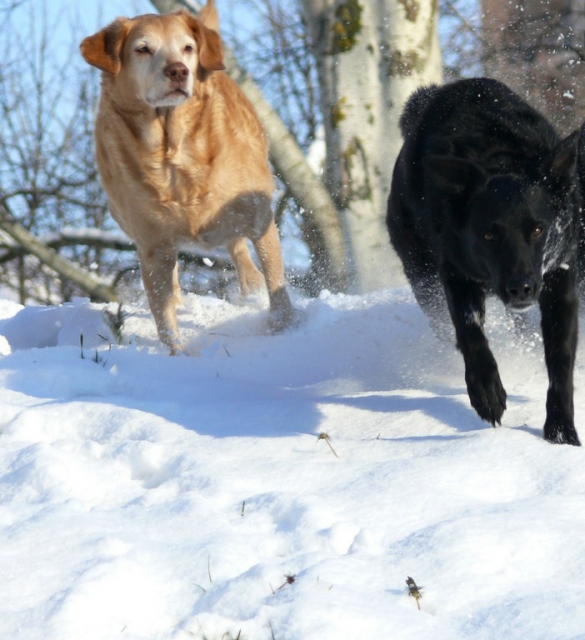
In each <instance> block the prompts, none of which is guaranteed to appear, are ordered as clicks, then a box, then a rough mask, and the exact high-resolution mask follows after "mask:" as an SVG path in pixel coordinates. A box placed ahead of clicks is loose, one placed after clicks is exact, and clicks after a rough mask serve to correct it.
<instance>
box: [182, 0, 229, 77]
mask: <svg viewBox="0 0 585 640" xmlns="http://www.w3.org/2000/svg"><path fill="white" fill-rule="evenodd" d="M177 13H178V14H179V15H182V16H183V18H184V20H185V21H186V22H187V25H188V26H189V28H190V29H191V32H192V33H193V37H194V38H195V42H196V43H197V48H198V49H199V65H200V66H201V68H202V69H204V70H205V71H221V70H222V69H225V65H224V64H223V47H222V44H221V38H220V37H219V34H218V33H217V31H213V29H208V28H207V27H206V26H205V25H204V24H203V23H202V22H201V21H200V20H198V19H197V18H195V16H192V15H191V14H189V13H187V12H186V11H179V12H177Z"/></svg>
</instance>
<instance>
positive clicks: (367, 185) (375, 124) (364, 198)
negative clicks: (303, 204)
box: [302, 0, 442, 292]
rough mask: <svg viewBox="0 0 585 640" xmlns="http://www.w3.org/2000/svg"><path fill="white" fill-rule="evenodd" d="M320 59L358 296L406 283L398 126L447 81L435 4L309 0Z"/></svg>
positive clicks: (332, 170) (331, 177)
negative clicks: (391, 220)
mask: <svg viewBox="0 0 585 640" xmlns="http://www.w3.org/2000/svg"><path fill="white" fill-rule="evenodd" d="M302 4H303V11H304V14H305V17H306V19H307V22H308V24H309V29H310V33H311V39H312V42H313V48H314V54H315V56H316V59H317V65H318V74H319V85H320V90H321V109H322V112H323V118H324V122H325V132H326V142H327V150H328V153H327V167H326V171H327V179H328V184H329V185H330V189H331V191H332V193H333V195H334V198H335V199H336V201H337V202H338V204H339V206H340V207H341V208H342V209H343V211H344V222H345V230H346V234H347V239H348V242H349V244H350V247H351V264H352V267H353V269H352V283H351V284H352V287H351V288H352V290H353V291H355V292H365V291H371V290H376V289H381V288H386V287H392V286H396V285H398V284H402V283H403V282H404V281H405V280H404V274H403V272H402V268H401V265H400V263H399V260H398V258H397V256H396V255H395V254H394V252H393V251H392V250H391V248H390V245H389V240H388V232H387V230H386V225H385V212H386V200H387V197H388V193H389V190H390V182H391V177H392V170H393V167H394V161H395V158H396V156H397V154H398V152H399V150H400V147H401V145H402V139H401V136H400V132H399V127H398V120H399V117H400V114H401V111H402V107H403V105H404V103H405V101H406V100H407V98H408V96H409V95H410V94H411V93H412V92H413V91H414V90H415V89H416V88H417V87H419V86H420V85H424V84H431V83H438V82H441V81H442V63H441V53H440V47H439V40H438V32H437V18H438V2H437V0H380V1H379V2H376V3H374V2H363V4H361V3H360V2H358V0H342V1H339V0H302Z"/></svg>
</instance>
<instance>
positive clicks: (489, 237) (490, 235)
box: [483, 231, 494, 242]
mask: <svg viewBox="0 0 585 640" xmlns="http://www.w3.org/2000/svg"><path fill="white" fill-rule="evenodd" d="M483 239H484V240H487V241H488V242H490V241H491V240H493V239H494V234H493V233H492V232H491V231H486V232H485V233H484V234H483Z"/></svg>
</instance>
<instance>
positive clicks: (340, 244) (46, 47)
mask: <svg viewBox="0 0 585 640" xmlns="http://www.w3.org/2000/svg"><path fill="white" fill-rule="evenodd" d="M49 4H50V6H51V8H50V9H49V6H48V5H49ZM217 4H218V8H219V13H220V19H221V33H222V36H223V38H224V41H225V43H226V45H227V46H226V52H227V66H228V73H230V74H231V75H232V76H233V77H234V78H235V79H236V80H237V81H238V82H239V83H240V84H241V85H242V86H243V87H244V89H245V91H246V93H247V94H248V96H249V97H250V98H251V99H252V101H253V102H254V104H255V105H256V108H257V109H258V111H259V113H260V114H261V117H262V120H263V122H264V124H265V126H266V129H267V132H268V135H269V137H270V139H271V161H272V163H273V166H274V170H275V174H276V175H277V176H278V193H277V197H276V199H275V203H274V207H275V212H276V216H277V219H278V221H279V224H280V228H281V234H282V236H283V243H284V247H285V260H286V267H287V273H288V276H289V279H290V281H291V282H292V283H293V284H294V285H295V286H296V287H298V288H299V289H301V290H303V291H304V292H305V293H307V294H309V295H317V294H318V293H319V292H320V291H321V290H323V289H327V290H329V291H332V292H350V293H365V292H369V291H375V290H380V289H384V288H387V287H392V286H396V285H398V284H402V283H403V280H402V278H403V276H402V271H401V268H400V266H399V265H398V263H397V261H396V259H395V258H394V256H393V255H392V252H391V249H390V247H389V242H388V238H387V233H386V230H385V227H384V222H383V220H384V212H385V202H386V198H387V195H388V190H389V184H390V176H391V171H392V167H393V162H394V158H395V156H396V154H397V152H398V149H399V147H400V144H401V139H400V135H399V132H398V127H397V122H398V118H399V115H400V112H401V108H402V106H403V104H404V102H405V100H406V99H407V97H408V95H409V94H410V93H411V92H412V91H413V90H414V89H416V87H418V86H420V85H421V84H428V83H431V82H441V81H443V80H451V79H454V78H458V77H466V76H471V75H480V74H481V75H488V76H493V77H497V78H499V79H502V80H504V81H505V82H507V83H508V84H510V85H511V86H512V87H513V88H514V89H515V90H516V91H518V92H519V93H520V94H521V95H524V96H525V97H527V98H528V99H529V100H530V101H531V102H532V103H533V104H534V105H536V106H537V107H538V108H539V109H541V110H542V111H543V112H544V113H545V114H547V115H548V116H549V117H550V118H551V120H552V121H553V122H554V124H555V125H556V126H557V127H558V129H559V130H560V131H561V132H562V133H566V132H568V131H570V130H572V129H573V128H576V127H577V126H578V124H579V123H580V122H581V120H582V118H583V111H584V109H585V88H584V87H585V82H583V81H582V78H583V74H584V71H583V70H584V68H585V66H584V65H583V61H584V55H585V46H584V45H585V42H584V31H585V29H584V25H585V1H584V0H522V1H519V0H513V1H510V2H507V1H502V0H481V2H480V1H479V0H478V1H477V2H475V1H474V2H470V1H469V0H441V1H440V2H438V0H432V1H427V0H425V1H420V0H383V1H380V2H376V3H374V2H366V1H361V2H360V1H358V0H293V1H292V2H291V0H239V1H238V2H228V1H227V0H218V2H217ZM109 5H110V3H107V2H106V3H103V5H101V8H100V9H99V10H93V11H92V12H89V11H87V10H86V9H85V8H82V7H81V6H78V5H77V4H74V3H66V2H65V3H61V4H60V3H49V2H48V1H44V2H43V1H42V0H35V1H33V0H2V1H1V2H0V15H1V16H2V24H3V28H2V33H3V38H2V41H1V43H0V49H1V51H0V53H1V55H2V60H3V64H2V66H0V109H1V112H2V119H1V120H0V286H2V288H3V289H4V290H10V291H12V292H13V296H14V298H15V299H16V300H18V301H19V302H20V303H21V304H25V303H27V302H35V303H42V304H55V303H59V302H62V301H67V300H70V299H71V298H72V297H73V296H76V295H80V294H81V295H86V296H87V295H89V296H90V297H91V298H92V299H94V300H96V301H99V300H101V301H109V300H113V299H115V298H118V299H123V300H131V299H132V298H133V297H135V296H136V295H137V291H139V288H140V285H139V282H140V278H139V274H138V273H137V263H136V260H135V256H134V253H133V247H132V244H131V243H130V242H129V241H128V239H127V238H126V237H124V236H123V235H122V234H121V233H120V231H119V230H118V228H117V227H116V225H115V223H113V221H112V220H111V219H110V218H109V216H108V213H107V202H106V199H105V197H104V194H103V192H102V190H101V187H100V184H99V179H98V176H97V173H96V168H95V163H94V156H93V119H94V113H95V108H96V101H97V99H98V92H99V73H97V72H96V71H95V69H91V68H89V67H87V65H85V64H84V62H83V60H82V59H81V57H80V55H79V53H78V45H79V42H80V41H81V39H82V38H83V37H84V36H85V35H88V34H89V33H92V32H94V31H96V30H98V29H99V28H101V27H102V26H104V25H105V24H106V23H108V22H110V21H111V20H112V19H114V18H115V17H116V16H117V15H120V14H126V15H135V14H138V13H145V12H153V11H170V10H175V9H177V8H181V7H187V8H190V9H192V10H194V11H196V10H197V9H198V7H199V5H198V4H197V2H196V1H195V0H152V2H147V1H146V0H140V1H137V0H134V1H132V0H130V1H129V2H128V3H117V4H116V5H115V7H114V6H113V4H112V8H109ZM110 12H111V13H110ZM90 14H91V15H92V19H93V20H94V21H95V23H94V24H88V16H89V15H90ZM181 260H182V262H183V263H184V265H183V267H184V268H183V274H184V275H183V283H182V284H183V286H184V288H185V289H186V290H187V291H192V292H195V293H207V292H213V293H215V294H216V295H219V296H220V297H222V296H223V295H224V294H225V291H226V290H227V289H228V288H229V285H230V283H231V281H232V280H233V272H232V269H231V266H230V265H229V263H228V261H227V260H226V255H225V254H224V253H223V252H221V251H218V252H217V253H214V254H213V255H204V254H200V253H185V254H182V256H181ZM185 267H186V268H185Z"/></svg>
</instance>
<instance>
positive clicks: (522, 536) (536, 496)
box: [0, 288, 585, 640]
mask: <svg viewBox="0 0 585 640" xmlns="http://www.w3.org/2000/svg"><path fill="white" fill-rule="evenodd" d="M295 306H296V307H297V309H298V310H299V314H300V316H301V320H300V322H299V324H298V326H296V327H295V328H293V329H290V330H288V331H287V332H285V333H284V334H282V335H276V336H274V335H267V334H266V333H265V332H264V327H265V324H266V319H267V311H266V309H265V308H264V307H261V306H258V304H250V303H247V304H240V305H234V304H230V303H228V302H224V301H220V300H217V299H215V298H212V297H197V296H193V295H190V296H187V297H186V300H185V307H184V308H183V309H182V310H181V313H180V324H181V329H182V332H183V336H184V338H185V343H186V345H187V351H188V353H189V354H190V355H189V356H188V357H187V356H180V357H171V356H169V355H167V354H166V352H165V349H164V348H163V347H162V346H161V345H160V344H159V343H158V341H157V339H156V335H155V330H154V323H153V321H152V317H151V315H150V313H149V311H148V309H147V308H146V307H145V306H139V307H137V308H133V309H131V310H129V311H131V315H130V317H129V318H128V319H127V321H126V324H125V326H124V336H125V344H123V345H117V344H115V341H114V340H113V338H112V337H111V335H110V333H109V330H108V327H107V326H106V324H104V320H103V310H104V305H95V304H90V303H89V302H87V301H86V300H76V301H74V302H72V303H70V304H65V305H63V306H59V307H25V308H22V307H20V306H19V305H16V304H15V303H13V302H9V301H1V302H0V334H2V335H1V336H0V353H1V355H0V424H1V429H0V575H1V576H2V579H1V581H0V638H1V639H2V640H14V639H27V640H28V639H42V640H106V639H107V640H109V639H114V638H120V639H122V640H126V639H133V640H138V639H140V640H143V639H149V640H150V639H157V640H158V639H162V640H167V639H168V640H179V639H180V640H192V639H193V638H195V639H197V640H235V639H236V638H239V639H240V640H244V639H247V640H272V639H274V640H333V639H335V640H339V639H341V640H362V639H363V640H366V639H367V640H389V639H398V640H408V639H412V640H428V639H432V640H442V639H449V640H453V639H458V638H470V639H471V638H473V639H474V640H482V639H488V638H497V639H503V638H505V639H506V640H514V639H523V640H525V639H531V640H538V639H543V640H544V639H546V640H551V639H557V638H563V639H565V638H566V639H568V638H581V639H582V638H585V606H584V604H585V459H584V456H585V452H584V451H583V449H581V448H578V447H571V446H561V445H552V444H549V443H547V442H545V441H544V440H543V439H542V425H543V423H544V417H545V396H546V390H547V385H548V383H547V377H546V372H545V366H544V362H543V355H542V344H541V340H540V338H539V336H538V313H537V312H536V311H535V316H534V317H533V318H532V320H531V322H532V324H533V326H531V327H530V329H529V333H528V336H524V337H520V336H519V335H518V334H517V332H515V330H514V329H513V328H512V326H511V323H510V321H509V320H508V319H507V318H506V316H505V314H504V312H503V309H502V308H501V306H498V304H496V303H490V306H489V312H488V322H489V325H488V330H489V339H490V344H491V345H492V348H493V350H494V353H495V355H496V359H497V360H498V362H499V365H500V372H501V375H502V379H503V382H504V385H505V386H506V389H507V392H508V411H507V412H506V414H505V415H504V420H503V425H502V427H499V428H496V429H494V428H492V427H491V426H490V425H488V424H486V423H483V422H481V420H480V419H479V418H478V417H477V415H476V414H475V412H474V411H473V409H472V408H471V407H470V405H469V401H468V398H467V393H466V389H465V383H464V376H463V363H462V359H461V357H460V355H459V354H458V353H457V352H456V350H455V348H454V347H453V345H452V344H450V343H443V342H440V341H438V340H437V339H436V338H435V337H434V335H433V333H432V332H431V330H430V328H429V325H428V322H427V320H426V319H425V317H424V316H423V314H422V312H421V311H420V309H419V308H418V306H417V305H416V303H415V301H414V299H413V297H412V294H411V292H410V290H409V289H407V288H404V289H399V290H394V291H386V292H382V293H377V294H371V295H367V296H346V295H332V294H329V293H327V292H324V293H323V294H322V295H321V296H320V297H319V298H317V299H304V298H302V297H300V296H296V297H295ZM80 335H83V350H82V349H81V346H80ZM2 336H3V337H2ZM582 342H583V341H582ZM82 355H83V357H82ZM583 362H584V359H583V347H580V350H579V353H578V362H577V368H576V393H575V406H576V417H577V427H578V429H579V428H580V432H581V438H582V439H583V440H585V426H583V423H584V421H585V393H584V391H583ZM320 434H327V436H328V437H329V440H327V439H326V438H325V437H324V436H323V437H321V438H320V439H319V437H318V436H319V435H320ZM329 445H331V447H332V448H331V447H330V446H329ZM334 452H335V453H334ZM335 454H337V455H335ZM408 576H411V577H412V578H413V579H414V580H415V581H416V583H417V584H418V585H419V586H422V587H424V588H423V589H422V590H421V593H422V599H421V600H420V601H417V599H416V598H414V597H409V593H408V589H407V586H406V579H407V577H408ZM417 605H420V609H419V608H418V606H417Z"/></svg>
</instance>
